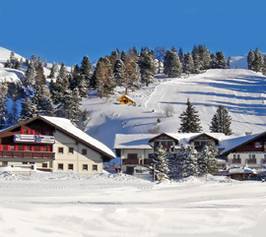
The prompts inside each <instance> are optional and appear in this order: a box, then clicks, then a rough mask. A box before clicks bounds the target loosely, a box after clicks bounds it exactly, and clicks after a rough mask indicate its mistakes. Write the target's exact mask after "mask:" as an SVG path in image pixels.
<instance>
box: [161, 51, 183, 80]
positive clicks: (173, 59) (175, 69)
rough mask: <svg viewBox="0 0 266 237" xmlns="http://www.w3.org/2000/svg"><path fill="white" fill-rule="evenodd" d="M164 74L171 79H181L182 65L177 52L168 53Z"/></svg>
mask: <svg viewBox="0 0 266 237" xmlns="http://www.w3.org/2000/svg"><path fill="white" fill-rule="evenodd" d="M164 73H165V74H166V75H167V76H168V77H171V78H174V77H180V76H181V73H182V65H181V63H180V60H179V57H178V55H177V54H176V52H175V51H173V50H171V51H169V50H168V51H166V54H165V58H164Z"/></svg>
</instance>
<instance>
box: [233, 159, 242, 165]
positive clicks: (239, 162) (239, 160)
mask: <svg viewBox="0 0 266 237" xmlns="http://www.w3.org/2000/svg"><path fill="white" fill-rule="evenodd" d="M232 164H241V159H238V158H233V159H232Z"/></svg>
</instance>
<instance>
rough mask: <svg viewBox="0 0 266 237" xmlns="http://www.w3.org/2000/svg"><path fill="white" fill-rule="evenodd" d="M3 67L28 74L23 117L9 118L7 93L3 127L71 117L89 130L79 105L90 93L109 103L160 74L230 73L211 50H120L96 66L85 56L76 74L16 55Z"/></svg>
mask: <svg viewBox="0 0 266 237" xmlns="http://www.w3.org/2000/svg"><path fill="white" fill-rule="evenodd" d="M4 66H5V67H8V68H14V69H21V70H23V71H25V79H24V80H23V81H22V83H23V89H24V96H23V98H22V108H21V113H18V111H16V114H15V113H7V99H8V98H7V93H5V89H2V93H1V100H0V107H1V108H0V117H1V121H0V126H1V127H6V126H9V125H11V124H12V123H14V122H15V121H17V120H18V119H25V118H30V117H32V116H35V115H51V116H61V117H66V118H68V119H70V120H71V121H72V122H74V123H76V124H78V125H79V126H85V125H84V124H82V122H81V121H82V120H84V118H86V115H87V113H88V112H86V111H85V112H84V111H81V108H80V104H81V100H82V98H84V97H86V96H87V95H88V93H89V91H91V90H95V91H96V92H97V94H98V96H100V97H108V96H110V95H111V94H113V92H114V89H115V87H117V86H119V87H122V88H124V89H125V93H127V91H128V90H136V89H138V88H141V87H143V86H148V85H149V84H150V83H152V82H153V80H154V78H155V75H156V74H162V73H164V74H165V75H166V76H167V77H180V76H181V74H182V73H185V74H190V73H200V72H202V71H204V70H207V69H209V68H227V67H228V63H227V62H226V59H225V57H224V55H223V53H222V52H216V53H211V52H210V51H209V49H208V48H207V47H205V46H203V45H198V46H194V48H193V49H192V51H191V52H186V53H183V50H182V49H178V50H177V49H175V48H173V49H171V50H166V49H164V48H156V49H149V48H142V49H141V50H140V51H138V50H137V49H136V48H131V49H129V50H128V51H120V50H115V51H113V52H111V54H110V55H108V56H105V57H101V58H100V59H99V60H98V61H97V64H96V66H94V65H92V64H91V62H90V60H89V58H88V57H87V56H84V57H83V59H82V61H81V63H80V64H77V65H74V66H72V67H71V68H66V66H65V65H64V64H63V63H62V64H53V65H47V63H45V62H44V61H42V60H41V59H40V58H39V57H36V56H32V57H31V58H30V59H27V60H25V61H23V60H22V59H21V60H18V59H17V58H16V57H15V54H14V53H13V52H12V53H11V54H10V58H9V60H7V62H6V63H5V65H4ZM47 68H49V75H47ZM2 86H3V87H6V85H2ZM14 110H15V108H14ZM1 111H2V112H1ZM12 116H13V118H12Z"/></svg>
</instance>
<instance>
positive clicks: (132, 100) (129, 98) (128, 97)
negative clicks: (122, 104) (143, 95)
mask: <svg viewBox="0 0 266 237" xmlns="http://www.w3.org/2000/svg"><path fill="white" fill-rule="evenodd" d="M123 97H126V98H127V99H128V100H130V101H131V102H134V103H135V100H134V99H133V98H132V97H130V96H128V95H121V96H119V98H118V99H121V98H123Z"/></svg>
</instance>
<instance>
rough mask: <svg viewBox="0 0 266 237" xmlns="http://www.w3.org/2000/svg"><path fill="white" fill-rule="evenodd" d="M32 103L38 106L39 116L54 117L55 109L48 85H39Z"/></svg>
mask: <svg viewBox="0 0 266 237" xmlns="http://www.w3.org/2000/svg"><path fill="white" fill-rule="evenodd" d="M32 102H33V103H34V104H35V105H36V113H37V114H38V115H49V116H53V115H54V107H53V103H52V100H51V96H50V91H49V89H48V87H47V85H41V84H37V85H36V86H35V94H34V97H33V98H32Z"/></svg>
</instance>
